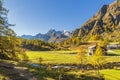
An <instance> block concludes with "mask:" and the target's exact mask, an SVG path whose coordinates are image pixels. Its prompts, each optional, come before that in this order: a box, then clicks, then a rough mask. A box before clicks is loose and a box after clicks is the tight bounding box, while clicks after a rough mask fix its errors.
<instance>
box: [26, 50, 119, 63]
mask: <svg viewBox="0 0 120 80" xmlns="http://www.w3.org/2000/svg"><path fill="white" fill-rule="evenodd" d="M26 53H27V55H28V57H29V60H30V61H32V62H34V63H37V62H38V58H40V57H41V58H42V59H43V63H46V64H49V63H50V64H56V63H57V64H75V63H76V62H77V59H76V56H77V54H76V52H75V51H27V52H26ZM87 59H88V61H87V62H88V63H89V62H90V57H88V58H87ZM105 62H120V50H112V51H111V52H108V56H105Z"/></svg>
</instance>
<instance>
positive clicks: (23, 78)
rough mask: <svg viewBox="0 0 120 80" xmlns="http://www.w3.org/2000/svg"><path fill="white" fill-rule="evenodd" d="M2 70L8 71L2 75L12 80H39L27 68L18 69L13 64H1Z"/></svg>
mask: <svg viewBox="0 0 120 80" xmlns="http://www.w3.org/2000/svg"><path fill="white" fill-rule="evenodd" d="M0 68H1V70H4V71H7V72H5V73H1V72H0V74H3V75H5V76H7V77H9V79H10V80H38V79H37V78H35V77H34V75H33V74H32V73H31V72H29V70H28V68H27V67H17V66H15V65H13V64H12V63H6V62H0Z"/></svg>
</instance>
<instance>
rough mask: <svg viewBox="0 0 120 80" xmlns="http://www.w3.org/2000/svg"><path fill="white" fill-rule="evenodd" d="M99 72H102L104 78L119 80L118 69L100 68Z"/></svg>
mask: <svg viewBox="0 0 120 80" xmlns="http://www.w3.org/2000/svg"><path fill="white" fill-rule="evenodd" d="M100 73H101V74H104V77H105V80H120V70H113V69H112V70H109V69H108V70H101V71H100Z"/></svg>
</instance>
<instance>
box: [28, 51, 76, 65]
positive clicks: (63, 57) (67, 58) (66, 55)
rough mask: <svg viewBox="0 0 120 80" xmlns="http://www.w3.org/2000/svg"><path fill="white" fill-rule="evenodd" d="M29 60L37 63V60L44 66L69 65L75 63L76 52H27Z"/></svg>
mask: <svg viewBox="0 0 120 80" xmlns="http://www.w3.org/2000/svg"><path fill="white" fill-rule="evenodd" d="M26 53H27V55H28V57H29V60H30V61H32V62H34V63H37V62H38V59H39V58H42V59H43V63H45V64H49V63H50V64H51V63H52V64H71V63H75V62H76V51H27V52H26Z"/></svg>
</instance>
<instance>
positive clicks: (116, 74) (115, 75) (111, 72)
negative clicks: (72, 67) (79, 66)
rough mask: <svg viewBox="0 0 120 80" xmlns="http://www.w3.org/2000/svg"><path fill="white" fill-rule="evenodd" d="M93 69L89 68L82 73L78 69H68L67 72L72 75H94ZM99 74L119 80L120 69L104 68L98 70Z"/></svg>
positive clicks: (108, 79) (111, 79)
mask: <svg viewBox="0 0 120 80" xmlns="http://www.w3.org/2000/svg"><path fill="white" fill-rule="evenodd" d="M94 72H95V71H94V70H90V71H86V72H85V73H82V72H81V71H80V70H78V71H70V72H68V74H72V75H76V76H78V75H80V74H87V75H88V76H90V75H92V76H95V73H94ZM100 74H102V75H103V76H104V78H105V80H120V70H114V69H105V70H100Z"/></svg>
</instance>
